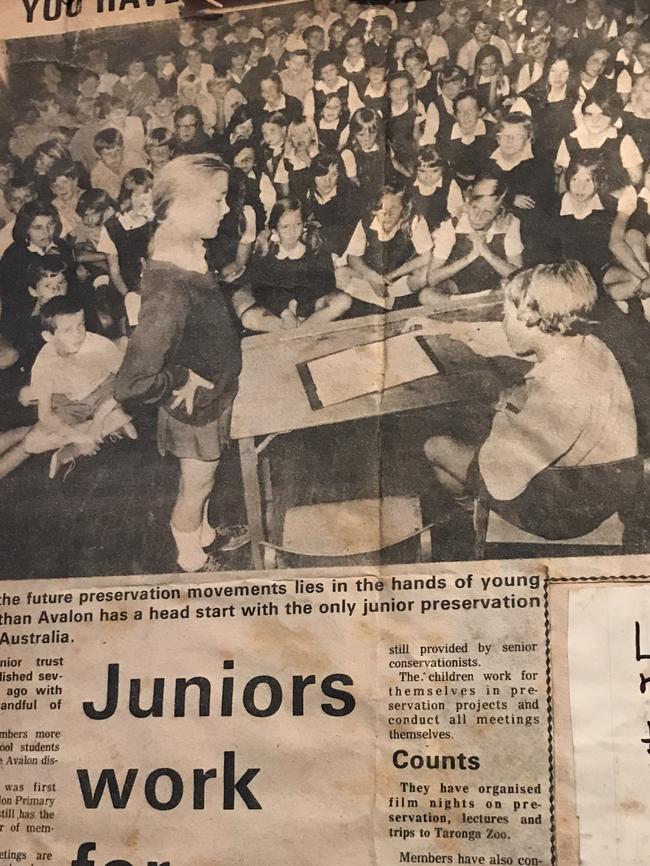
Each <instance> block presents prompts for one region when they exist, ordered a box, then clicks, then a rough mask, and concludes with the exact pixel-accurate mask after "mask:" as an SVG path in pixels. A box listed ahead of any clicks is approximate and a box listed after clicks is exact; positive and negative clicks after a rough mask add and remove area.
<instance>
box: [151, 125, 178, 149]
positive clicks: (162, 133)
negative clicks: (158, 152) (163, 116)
mask: <svg viewBox="0 0 650 866" xmlns="http://www.w3.org/2000/svg"><path fill="white" fill-rule="evenodd" d="M175 146H176V136H175V135H174V133H173V132H172V131H171V130H169V129H167V127H166V126H157V127H156V128H155V129H152V130H151V131H150V132H148V133H147V138H146V140H145V143H144V149H145V150H146V151H149V150H150V148H152V147H169V148H170V149H171V150H173V149H174V147H175Z"/></svg>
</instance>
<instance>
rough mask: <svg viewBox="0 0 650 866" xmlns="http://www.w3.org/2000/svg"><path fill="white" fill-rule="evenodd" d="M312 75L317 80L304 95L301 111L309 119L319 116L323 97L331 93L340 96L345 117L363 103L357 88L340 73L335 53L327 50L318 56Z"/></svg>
mask: <svg viewBox="0 0 650 866" xmlns="http://www.w3.org/2000/svg"><path fill="white" fill-rule="evenodd" d="M314 77H315V78H316V79H318V80H317V81H316V84H315V85H314V87H313V88H312V90H310V91H309V93H308V94H307V96H306V97H305V102H304V106H303V113H304V115H305V117H307V118H309V119H310V120H315V119H316V118H318V117H319V116H320V114H321V111H322V109H323V105H324V104H325V97H326V96H328V95H329V94H331V93H336V94H337V96H339V97H340V99H341V104H342V106H343V115H344V116H345V118H346V119H347V118H349V117H350V115H352V114H353V113H354V112H355V111H356V110H357V108H361V106H362V105H363V103H362V102H361V99H360V98H359V94H358V93H357V88H356V87H355V86H354V84H353V83H352V82H351V81H349V80H348V79H347V78H344V77H343V76H342V75H341V74H340V70H339V58H338V57H337V56H336V55H335V54H332V53H331V52H329V51H327V52H322V54H320V55H319V56H318V59H317V62H316V64H315V65H314Z"/></svg>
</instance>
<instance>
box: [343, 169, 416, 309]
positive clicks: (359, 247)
mask: <svg viewBox="0 0 650 866" xmlns="http://www.w3.org/2000/svg"><path fill="white" fill-rule="evenodd" d="M431 247H432V241H431V234H430V232H429V229H428V227H427V223H426V220H425V219H424V218H423V217H421V216H418V215H417V214H416V215H413V210H412V202H411V199H410V196H409V193H408V191H407V190H404V189H402V188H400V187H397V186H385V187H384V188H383V190H382V191H381V193H380V194H379V196H378V197H377V199H376V201H375V203H374V206H373V207H372V208H370V210H369V213H368V215H367V216H366V217H364V218H363V219H361V220H359V222H358V223H357V227H356V228H355V230H354V234H353V235H352V238H351V239H350V243H349V244H348V247H347V249H346V251H345V256H346V257H347V265H345V266H342V267H339V268H337V269H336V284H337V286H338V287H339V288H340V289H342V290H343V291H344V292H347V293H348V294H350V295H352V296H353V297H356V298H358V299H359V300H362V301H365V302H374V298H375V297H376V298H378V299H379V298H385V297H386V296H387V295H389V294H392V292H391V286H392V287H393V289H395V284H396V283H397V281H399V282H400V285H401V286H402V287H403V288H404V289H405V291H401V289H400V294H408V293H409V292H417V291H419V290H420V289H422V288H424V286H425V285H426V278H427V269H428V267H429V261H430V258H431Z"/></svg>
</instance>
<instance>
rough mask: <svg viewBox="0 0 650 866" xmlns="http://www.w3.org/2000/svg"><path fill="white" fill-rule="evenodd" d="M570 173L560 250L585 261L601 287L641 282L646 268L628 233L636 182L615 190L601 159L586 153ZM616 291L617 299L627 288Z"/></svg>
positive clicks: (564, 197)
mask: <svg viewBox="0 0 650 866" xmlns="http://www.w3.org/2000/svg"><path fill="white" fill-rule="evenodd" d="M566 179H567V191H566V192H565V193H564V194H563V195H562V197H561V199H560V206H559V213H558V223H557V229H556V237H557V241H558V245H559V252H560V254H561V256H562V257H563V258H577V259H579V260H580V261H582V262H584V264H585V265H586V266H587V267H588V268H589V270H590V272H591V274H592V276H593V278H594V280H595V281H596V284H597V285H598V286H599V287H602V286H603V285H605V287H607V286H608V285H610V286H614V285H618V284H622V283H625V284H628V283H629V282H630V280H633V281H637V282H638V279H639V278H642V277H643V276H644V271H643V269H642V268H641V266H640V263H639V262H638V260H637V258H636V255H635V253H634V250H633V249H632V248H631V247H630V245H629V243H628V242H627V238H626V228H627V225H628V223H629V220H630V217H631V216H632V214H633V213H634V212H635V210H636V205H637V196H636V192H635V190H634V187H632V186H629V185H628V186H627V187H624V188H622V189H617V190H613V191H612V189H611V187H610V186H609V185H608V183H607V174H606V169H605V168H604V167H603V165H602V163H599V162H598V161H597V160H595V161H594V160H593V158H591V157H589V156H585V155H582V156H579V157H577V158H576V159H574V160H573V161H572V162H571V164H570V165H569V168H568V170H567V173H566ZM635 275H638V276H635ZM612 291H613V292H614V293H615V294H617V298H616V299H617V300H620V299H621V298H620V297H619V295H623V294H625V290H624V289H622V288H621V289H619V290H618V291H617V290H616V289H612Z"/></svg>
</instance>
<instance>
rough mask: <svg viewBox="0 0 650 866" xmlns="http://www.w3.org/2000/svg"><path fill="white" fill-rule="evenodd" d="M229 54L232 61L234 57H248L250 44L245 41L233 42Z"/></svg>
mask: <svg viewBox="0 0 650 866" xmlns="http://www.w3.org/2000/svg"><path fill="white" fill-rule="evenodd" d="M227 56H228V60H229V62H231V63H232V59H233V57H248V46H247V45H246V44H245V43H244V42H231V43H230V47H229V48H228V55H227Z"/></svg>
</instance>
